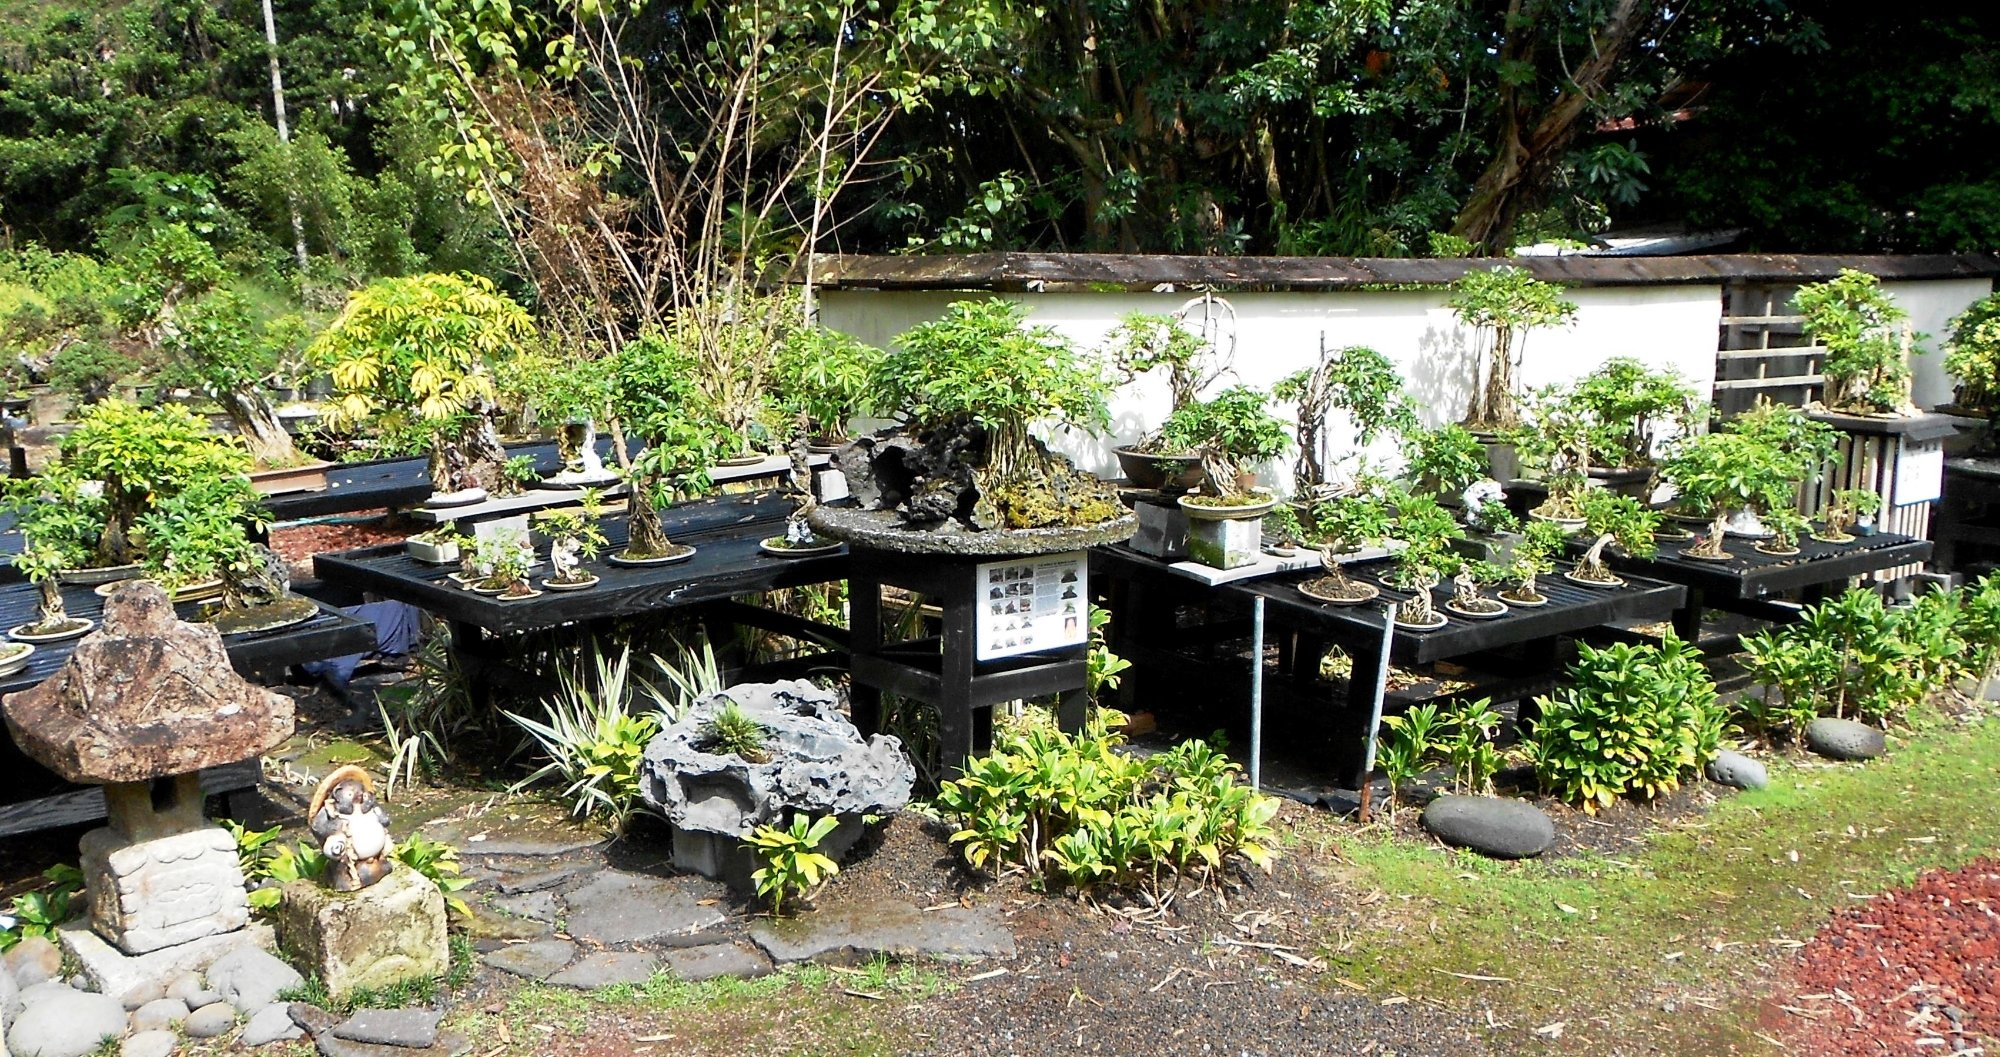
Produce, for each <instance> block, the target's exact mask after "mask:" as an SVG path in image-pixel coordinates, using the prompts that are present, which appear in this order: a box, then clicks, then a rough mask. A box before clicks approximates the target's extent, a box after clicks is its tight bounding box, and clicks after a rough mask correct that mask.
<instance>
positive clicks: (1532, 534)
mask: <svg viewBox="0 0 2000 1057" xmlns="http://www.w3.org/2000/svg"><path fill="white" fill-rule="evenodd" d="M1568 547H1569V533H1567V532H1565V531H1563V527H1562V526H1561V525H1558V524H1556V523H1555V522H1553V521H1531V522H1529V523H1528V525H1527V527H1526V528H1525V529H1523V530H1522V532H1521V540H1520V542H1518V543H1516V544H1514V560H1513V561H1512V562H1510V563H1509V564H1508V567H1507V573H1508V576H1509V577H1511V578H1512V579H1513V581H1514V586H1513V587H1512V588H1511V589H1509V590H1508V591H1506V592H1503V594H1502V598H1503V600H1505V599H1506V598H1507V597H1510V596H1511V597H1512V598H1514V599H1516V600H1519V601H1523V602H1529V603H1532V602H1534V601H1535V600H1536V599H1542V598H1545V597H1546V596H1544V595H1543V594H1542V593H1541V591H1540V590H1539V588H1538V586H1537V584H1536V579H1537V578H1538V577H1540V576H1542V575H1543V574H1545V573H1550V572H1553V571H1555V567H1556V558H1557V557H1558V556H1560V555H1561V554H1562V553H1563V551H1565V550H1566V549H1568Z"/></svg>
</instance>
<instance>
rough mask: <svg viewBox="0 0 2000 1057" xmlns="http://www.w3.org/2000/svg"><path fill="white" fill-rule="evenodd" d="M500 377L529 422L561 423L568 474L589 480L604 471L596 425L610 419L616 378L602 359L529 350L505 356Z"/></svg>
mask: <svg viewBox="0 0 2000 1057" xmlns="http://www.w3.org/2000/svg"><path fill="white" fill-rule="evenodd" d="M495 377H496V379H497V382H498V385H499V389H500V393H501V397H502V399H503V400H504V401H505V402H506V403H507V404H509V405H510V408H511V409H512V410H513V411H514V412H515V414H516V415H517V418H518V421H520V422H521V423H522V424H523V425H524V426H525V425H527V424H530V423H532V424H535V425H538V426H543V427H548V426H554V427H556V431H557V432H556V448H557V451H558V453H559V454H560V456H561V458H562V464H563V472H564V473H567V474H570V475H574V476H575V477H578V478H582V479H585V480H590V479H595V478H598V477H600V476H601V474H600V471H601V470H602V466H601V464H600V463H599V462H598V460H597V454H596V445H597V426H598V425H599V424H600V423H606V422H609V421H610V420H611V378H610V372H609V371H608V370H607V369H606V366H605V363H604V361H603V360H602V359H601V358H587V357H583V356H561V355H558V354H556V353H555V352H553V351H550V350H548V349H530V350H528V351H525V352H522V353H520V354H519V355H516V356H514V357H511V358H509V359H506V360H502V361H501V362H500V364H499V366H498V367H497V368H496V370H495ZM512 464H513V460H509V461H508V465H510V466H511V465H512ZM530 466H532V461H531V462H530Z"/></svg>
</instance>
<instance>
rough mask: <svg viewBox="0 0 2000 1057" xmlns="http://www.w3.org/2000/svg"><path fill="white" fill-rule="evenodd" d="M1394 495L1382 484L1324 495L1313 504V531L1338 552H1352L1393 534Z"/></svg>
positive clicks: (1372, 544) (1333, 550) (1394, 520)
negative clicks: (1325, 496) (1330, 495)
mask: <svg viewBox="0 0 2000 1057" xmlns="http://www.w3.org/2000/svg"><path fill="white" fill-rule="evenodd" d="M1391 503H1392V498H1391V497H1390V496H1389V495H1388V494H1387V493H1386V492H1385V491H1384V490H1382V489H1381V488H1369V489H1367V490H1365V491H1362V492H1360V493H1357V494H1355V495H1344V496H1338V497H1336V498H1333V499H1323V500H1321V501H1319V502H1318V503H1315V504H1314V505H1313V507H1312V519H1311V520H1312V528H1313V534H1314V535H1315V536H1316V537H1317V538H1318V539H1320V540H1321V541H1322V542H1323V543H1324V544H1325V545H1326V546H1327V547H1330V548H1331V549H1332V552H1333V553H1334V554H1352V553H1354V552H1355V551H1358V550H1361V549H1362V548H1364V547H1371V546H1374V545H1376V544H1378V543H1381V542H1382V541H1384V540H1386V539H1388V538H1389V534H1390V533H1391V532H1392V531H1394V528H1395V523H1396V519H1395V511H1394V510H1393V509H1392V506H1391Z"/></svg>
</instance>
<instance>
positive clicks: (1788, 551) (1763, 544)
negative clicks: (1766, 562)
mask: <svg viewBox="0 0 2000 1057" xmlns="http://www.w3.org/2000/svg"><path fill="white" fill-rule="evenodd" d="M1751 546H1752V548H1754V549H1755V550H1756V551H1757V553H1759V554H1768V555H1770V556H1771V557H1773V558H1791V557H1794V556H1796V555H1797V554H1798V553H1799V548H1798V547H1797V546H1796V545H1794V546H1791V547H1779V546H1778V545H1777V544H1776V543H1774V542H1772V541H1770V540H1758V541H1757V542H1756V543H1753V544H1751Z"/></svg>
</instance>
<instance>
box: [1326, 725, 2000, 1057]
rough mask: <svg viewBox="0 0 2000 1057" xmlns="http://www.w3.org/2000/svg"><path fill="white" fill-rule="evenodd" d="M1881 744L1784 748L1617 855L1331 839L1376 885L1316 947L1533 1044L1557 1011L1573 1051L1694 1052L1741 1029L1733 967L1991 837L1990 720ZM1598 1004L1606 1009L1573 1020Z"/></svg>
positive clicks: (1366, 978) (1377, 980) (1998, 755)
mask: <svg viewBox="0 0 2000 1057" xmlns="http://www.w3.org/2000/svg"><path fill="white" fill-rule="evenodd" d="M1895 741H1896V744H1895V745H1894V746H1893V748H1892V751H1891V754H1890V755H1889V756H1887V757H1885V758H1883V759H1880V760H1876V761H1873V762H1871V763H1869V764H1867V765H1865V766H1852V765H1843V766H1825V765H1821V764H1817V763H1811V762H1806V761H1803V760H1801V761H1793V762H1789V763H1784V762H1781V763H1779V764H1777V765H1776V766H1774V767H1773V768H1772V774H1771V785H1770V787H1769V788H1767V789H1764V790H1759V791H1756V792H1747V793H1742V794H1739V795H1735V796H1730V797H1727V798H1725V799H1723V800H1722V801H1720V802H1719V803H1718V804H1717V805H1716V806H1715V808H1714V809H1713V810H1712V811H1711V812H1709V814H1708V815H1706V816H1705V817H1702V818H1699V819H1695V820H1692V821H1689V822H1686V823H1683V824H1681V825H1678V826H1676V827H1674V828H1672V829H1670V830H1668V831H1666V832H1663V833H1660V834H1657V835H1656V836H1655V837H1654V838H1653V839H1652V840H1651V841H1650V842H1648V844H1646V845H1644V846H1639V845H1635V846H1634V848H1633V854H1632V855H1630V856H1618V855H1609V854H1600V855H1595V856H1583V857H1575V858H1571V859H1568V860H1564V861H1559V862H1547V863H1543V862H1527V863H1500V862H1494V861H1490V860H1485V859H1481V858H1479V857H1477V856H1474V855H1471V854H1469V853H1453V852H1446V851H1441V850H1439V849H1436V848H1433V847H1424V846H1418V845H1413V844H1410V843H1406V842H1398V841H1395V840H1391V839H1388V838H1387V837H1385V836H1382V835H1379V834H1374V835H1368V834H1364V835H1358V836H1356V835H1348V836H1346V837H1338V836H1337V837H1336V838H1335V844H1336V845H1337V846H1338V848H1339V854H1340V855H1341V857H1342V858H1344V859H1345V860H1346V861H1347V862H1348V863H1349V864H1350V865H1351V869H1352V872H1353V877H1352V885H1353V887H1354V888H1355V889H1356V890H1357V891H1360V892H1368V891H1371V890H1375V889H1380V890H1381V891H1383V892H1384V893H1386V894H1387V898H1386V899H1385V900H1384V901H1383V902H1382V903H1380V904H1378V905H1376V906H1374V907H1372V908H1369V910H1368V911H1365V912H1364V913H1365V914H1367V915H1368V916H1367V917H1365V918H1364V921H1366V922H1367V923H1366V924H1365V926H1364V927H1363V928H1362V929H1360V930H1359V931H1357V932H1354V933H1352V934H1351V935H1350V936H1348V937H1347V938H1346V939H1345V941H1343V942H1341V943H1340V944H1339V949H1329V950H1327V951H1326V952H1325V953H1326V954H1327V956H1328V958H1329V962H1330V964H1332V965H1333V966H1334V967H1335V969H1336V971H1335V973H1334V974H1333V975H1336V976H1343V977H1346V978H1348V979H1351V980H1354V981H1357V982H1359V983H1361V984H1363V985H1364V986H1366V987H1368V988H1370V989H1371V990H1386V991H1394V992H1397V993H1403V994H1409V995H1413V996H1419V997H1424V998H1429V999H1433V1000H1436V1001H1443V1002H1447V1003H1451V1004H1454V1005H1458V1006H1463V1007H1465V1008H1468V1009H1477V1008H1479V1007H1480V1006H1485V1007H1486V1008H1489V1009H1491V1010H1492V1011H1493V1012H1494V1015H1495V1016H1496V1017H1498V1018H1499V1019H1501V1020H1506V1021H1510V1022H1511V1024H1512V1026H1513V1030H1514V1031H1517V1032H1519V1035H1518V1036H1517V1037H1516V1038H1514V1040H1513V1041H1514V1042H1516V1043H1517V1044H1519V1045H1522V1046H1528V1047H1531V1048H1534V1049H1537V1050H1548V1049H1550V1048H1552V1040H1551V1039H1550V1038H1548V1037H1547V1036H1546V1035H1541V1036H1534V1035H1529V1034H1527V1032H1528V1029H1532V1028H1535V1027H1539V1026H1544V1025H1546V1024H1548V1023H1551V1022H1553V1021H1556V1020H1566V1021H1567V1024H1568V1029H1567V1031H1565V1033H1564V1034H1563V1036H1562V1038H1563V1040H1564V1041H1563V1043H1562V1044H1561V1045H1567V1044H1569V1043H1570V1042H1572V1041H1574V1042H1575V1043H1577V1045H1576V1046H1575V1047H1574V1048H1576V1049H1588V1048H1590V1047H1589V1041H1590V1040H1589V1038H1588V1037H1589V1036H1590V1035H1591V1034H1592V1033H1593V1032H1597V1031H1603V1032H1605V1033H1606V1034H1605V1035H1603V1036H1600V1037H1599V1038H1598V1039H1597V1040H1596V1041H1598V1042H1601V1041H1603V1039H1604V1038H1608V1037H1617V1038H1621V1039H1625V1040H1627V1041H1630V1040H1632V1039H1634V1038H1635V1037H1637V1038H1642V1039H1644V1040H1646V1041H1647V1042H1648V1043H1651V1044H1652V1045H1655V1046H1659V1047H1660V1050H1659V1052H1676V1047H1675V1046H1674V1045H1673V1044H1672V1043H1671V1041H1670V1040H1675V1039H1678V1040H1681V1042H1682V1044H1683V1046H1682V1048H1681V1049H1680V1050H1679V1052H1689V1053H1692V1052H1714V1049H1713V1048H1714V1047H1715V1046H1718V1045H1723V1044H1726V1041H1727V1040H1731V1039H1737V1038H1748V1037H1749V1036H1748V1032H1749V1030H1750V1025H1748V1024H1747V1023H1744V1021H1745V1019H1746V1017H1745V1014H1746V1012H1747V1009H1746V1008H1745V1007H1744V1006H1743V1005H1742V1004H1741V1003H1740V1002H1738V999H1740V998H1741V995H1742V992H1743V990H1744V984H1745V983H1746V982H1747V983H1749V984H1752V985H1757V984H1765V983H1768V980H1769V978H1770V977H1769V974H1768V973H1764V972H1762V971H1760V970H1759V969H1758V968H1757V967H1758V966H1759V964H1760V963H1762V964H1768V963H1771V962H1774V961H1775V960H1776V959H1778V958H1780V957H1782V956H1783V955H1784V954H1785V953H1786V952H1787V951H1788V950H1789V949H1791V948H1792V947H1794V946H1796V945H1797V944H1798V942H1799V941H1801V940H1803V939H1805V938H1806V937H1807V936H1809V935H1810V934H1811V932H1812V931H1813V930H1814V929H1816V928H1818V927H1819V926H1820V925H1821V924H1823V923H1824V922H1825V921H1826V920H1827V917H1828V915H1829V914H1830V913H1831V912H1833V911H1835V910H1838V909H1841V908H1844V907H1849V906H1853V905H1855V904H1856V903H1858V902H1859V901H1860V897H1862V896H1865V895H1869V894H1873V893H1876V892H1880V891H1882V890H1883V889H1885V888H1890V887H1895V886H1898V885H1901V884H1906V883H1908V882H1909V881H1910V880H1911V879H1912V878H1914V877H1915V876H1916V875H1917V874H1918V873H1921V872H1922V871H1924V870H1926V869H1930V868H1933V867H1940V866H1945V867H1949V866H1955V865H1959V864H1962V863H1964V862H1966V861H1968V860H1971V859H1973V858H1976V857H1978V856H1980V855H1982V854H1991V852H1992V849H1994V848H1995V847H2000V813H1995V812H1991V811H1986V810H1984V809H1983V807H1981V805H1985V804H1989V803H1991V802H1992V801H1993V799H1994V798H1995V797H1996V796H2000V722H1994V721H1992V720H1987V721H1985V722H1981V723H1978V724H1975V725H1972V726H1970V727H1965V726H1960V725H1958V724H1956V723H1953V722H1946V721H1938V720H1932V721H1930V722H1927V723H1926V724H1925V725H1924V726H1923V727H1922V728H1920V729H1917V730H1914V731H1910V732H1906V734H1905V736H1903V737H1901V738H1897V739H1895ZM1451 974H1464V975H1451ZM1465 976H1488V977H1504V978H1506V979H1507V981H1509V982H1499V981H1482V980H1468V979H1465ZM1690 996H1691V997H1692V998H1694V999H1695V1001H1693V1002H1689V1001H1688V999H1689V998H1690ZM1732 1002H1738V1004H1737V1005H1736V1006H1735V1007H1734V1008H1732V1007H1731V1003H1732ZM1675 1010H1678V1012H1676V1011H1675ZM1709 1010H1713V1011H1709ZM1607 1012H1608V1013H1611V1014H1612V1016H1611V1018H1610V1022H1609V1024H1602V1023H1597V1024H1592V1023H1589V1022H1587V1021H1585V1020H1584V1019H1583V1018H1585V1017H1602V1016H1603V1015H1604V1014H1606V1013H1607ZM1696 1039H1699V1040H1703V1041H1702V1042H1700V1043H1699V1044H1696V1043H1695V1042H1693V1041H1692V1040H1696Z"/></svg>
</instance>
